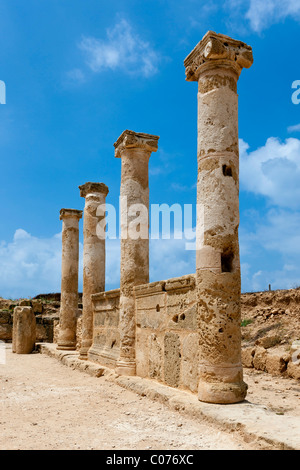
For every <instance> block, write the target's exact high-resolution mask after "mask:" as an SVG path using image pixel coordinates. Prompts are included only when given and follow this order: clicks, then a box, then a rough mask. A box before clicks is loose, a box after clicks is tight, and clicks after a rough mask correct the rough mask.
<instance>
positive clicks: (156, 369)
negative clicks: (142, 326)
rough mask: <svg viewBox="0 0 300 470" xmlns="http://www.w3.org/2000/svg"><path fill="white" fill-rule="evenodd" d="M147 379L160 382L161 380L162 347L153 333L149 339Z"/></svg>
mask: <svg viewBox="0 0 300 470" xmlns="http://www.w3.org/2000/svg"><path fill="white" fill-rule="evenodd" d="M148 347H149V377H150V378H152V379H157V380H161V378H162V346H161V344H160V342H159V340H158V337H157V335H156V334H155V333H152V334H151V335H150V337H149V346H148Z"/></svg>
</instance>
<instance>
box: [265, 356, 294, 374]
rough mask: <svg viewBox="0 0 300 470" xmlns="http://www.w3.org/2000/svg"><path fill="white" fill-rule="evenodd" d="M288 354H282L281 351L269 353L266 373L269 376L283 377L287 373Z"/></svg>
mask: <svg viewBox="0 0 300 470" xmlns="http://www.w3.org/2000/svg"><path fill="white" fill-rule="evenodd" d="M288 359H289V355H288V354H282V352H280V351H278V352H277V351H268V354H267V356H266V371H267V372H268V373H269V374H273V375H281V374H282V373H283V372H285V371H286V368H287V362H288Z"/></svg>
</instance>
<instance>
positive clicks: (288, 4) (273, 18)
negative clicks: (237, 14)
mask: <svg viewBox="0 0 300 470" xmlns="http://www.w3.org/2000/svg"><path fill="white" fill-rule="evenodd" d="M245 17H246V19H248V20H249V22H250V26H251V28H252V30H253V31H255V32H258V33H259V32H261V31H262V30H263V29H265V28H267V27H269V26H270V25H272V24H275V23H278V22H280V21H282V20H285V19H286V18H288V17H290V18H293V19H295V20H297V21H300V3H299V1H297V0H263V1H262V0H250V5H249V9H248V11H247V13H246V15H245Z"/></svg>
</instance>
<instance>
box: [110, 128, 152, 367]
mask: <svg viewBox="0 0 300 470" xmlns="http://www.w3.org/2000/svg"><path fill="white" fill-rule="evenodd" d="M157 142H158V137H157V136H152V135H149V134H141V133H140V134H138V133H134V132H132V131H124V132H123V134H122V135H121V136H120V138H119V139H118V141H117V142H116V143H115V148H116V156H117V157H121V158H122V170H121V197H120V209H121V279H120V357H119V361H118V363H117V371H118V373H119V374H123V375H135V373H136V363H135V334H136V320H135V298H134V293H133V287H134V286H137V285H140V284H146V283H148V282H149V185H148V163H149V158H150V156H151V152H153V151H154V152H155V151H156V150H157Z"/></svg>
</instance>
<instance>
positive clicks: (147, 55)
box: [79, 19, 159, 77]
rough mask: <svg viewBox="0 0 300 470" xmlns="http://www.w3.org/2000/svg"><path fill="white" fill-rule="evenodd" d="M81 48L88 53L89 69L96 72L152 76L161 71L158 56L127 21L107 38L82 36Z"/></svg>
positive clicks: (110, 31) (121, 22)
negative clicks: (118, 72)
mask: <svg viewBox="0 0 300 470" xmlns="http://www.w3.org/2000/svg"><path fill="white" fill-rule="evenodd" d="M79 48H80V49H81V50H82V51H83V52H84V54H85V58H86V63H87V65H88V67H89V68H90V70H92V71H93V72H95V73H100V72H103V71H105V70H113V71H116V70H119V71H120V70H121V71H122V72H125V73H129V74H138V75H142V76H144V77H150V76H153V75H154V74H156V73H157V72H158V62H159V55H158V53H157V52H156V51H155V50H154V48H153V47H152V46H151V45H150V43H149V42H147V41H145V40H143V39H142V38H141V37H140V36H139V35H138V34H137V33H136V32H135V31H134V29H133V28H132V26H131V25H130V24H129V22H128V21H126V20H125V19H121V20H120V21H119V22H118V23H117V24H116V25H115V26H114V27H113V28H111V29H108V30H107V31H106V38H105V39H98V38H95V37H83V38H82V40H81V42H80V44H79Z"/></svg>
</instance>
